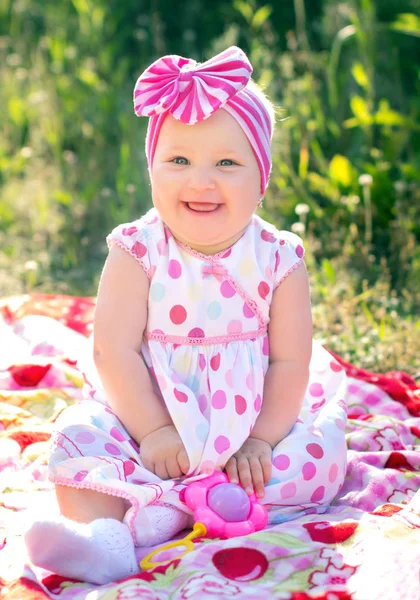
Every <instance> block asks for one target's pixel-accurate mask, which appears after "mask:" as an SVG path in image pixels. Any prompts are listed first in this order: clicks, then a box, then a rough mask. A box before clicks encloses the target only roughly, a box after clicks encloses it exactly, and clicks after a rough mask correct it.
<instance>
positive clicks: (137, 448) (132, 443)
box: [128, 438, 140, 453]
mask: <svg viewBox="0 0 420 600" xmlns="http://www.w3.org/2000/svg"><path fill="white" fill-rule="evenodd" d="M128 443H129V444H130V446H131V447H132V448H133V449H134V451H135V452H137V453H138V452H139V450H140V446H139V445H138V444H137V443H136V442H135V441H134V440H133V439H131V438H130V439H129V440H128Z"/></svg>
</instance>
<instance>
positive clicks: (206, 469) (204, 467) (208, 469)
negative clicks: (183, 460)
mask: <svg viewBox="0 0 420 600" xmlns="http://www.w3.org/2000/svg"><path fill="white" fill-rule="evenodd" d="M214 469H215V464H214V462H213V461H211V460H205V461H204V462H202V463H201V471H200V472H201V473H208V474H209V475H212V473H214Z"/></svg>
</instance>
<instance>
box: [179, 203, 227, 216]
mask: <svg viewBox="0 0 420 600" xmlns="http://www.w3.org/2000/svg"><path fill="white" fill-rule="evenodd" d="M184 204H185V207H186V209H187V210H189V211H191V212H194V213H214V212H216V211H217V210H219V209H220V207H221V204H216V203H214V202H184Z"/></svg>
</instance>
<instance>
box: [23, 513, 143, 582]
mask: <svg viewBox="0 0 420 600" xmlns="http://www.w3.org/2000/svg"><path fill="white" fill-rule="evenodd" d="M24 539H25V544H26V547H27V550H28V556H29V559H30V560H31V562H32V563H34V564H35V565H38V566H39V567H43V568H44V569H48V570H49V571H52V572H54V573H57V574H58V575H62V576H63V577H71V578H72V579H78V580H80V581H89V582H91V583H96V584H105V583H109V582H111V581H115V580H117V579H124V578H125V577H129V576H130V575H134V574H135V573H138V571H139V567H138V565H137V561H136V556H135V551H134V542H133V538H132V536H131V532H130V530H129V528H128V527H127V525H125V524H124V523H121V522H120V521H117V520H116V519H96V520H95V521H92V522H91V523H76V522H75V521H71V520H70V519H66V518H65V517H62V516H60V517H58V518H57V519H56V520H50V521H48V520H44V521H37V522H35V523H34V524H33V525H32V527H31V528H30V529H29V530H28V531H27V532H26V533H25V535H24Z"/></svg>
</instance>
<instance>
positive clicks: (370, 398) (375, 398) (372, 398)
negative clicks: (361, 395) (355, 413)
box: [364, 394, 381, 406]
mask: <svg viewBox="0 0 420 600" xmlns="http://www.w3.org/2000/svg"><path fill="white" fill-rule="evenodd" d="M380 400H381V396H379V395H378V394H368V395H367V396H366V398H365V399H364V402H365V404H369V406H374V405H375V404H378V402H380Z"/></svg>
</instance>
